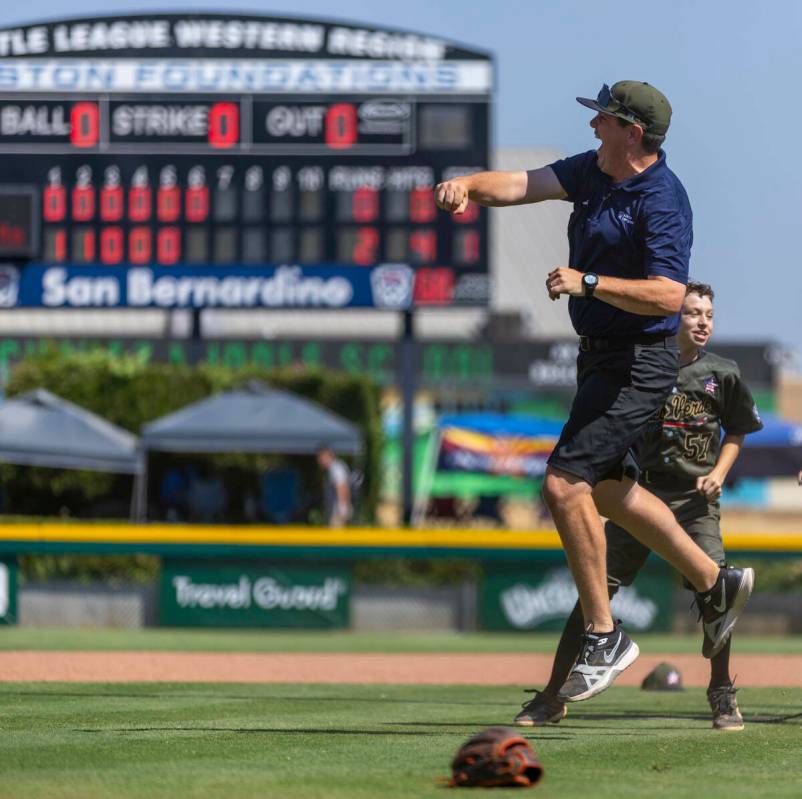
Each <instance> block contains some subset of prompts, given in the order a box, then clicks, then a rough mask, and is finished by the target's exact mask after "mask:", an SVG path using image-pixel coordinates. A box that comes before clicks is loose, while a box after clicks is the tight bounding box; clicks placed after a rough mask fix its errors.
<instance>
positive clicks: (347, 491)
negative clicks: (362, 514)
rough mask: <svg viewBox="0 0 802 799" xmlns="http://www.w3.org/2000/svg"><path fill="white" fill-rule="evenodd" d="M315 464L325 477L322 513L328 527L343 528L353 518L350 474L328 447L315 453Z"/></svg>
mask: <svg viewBox="0 0 802 799" xmlns="http://www.w3.org/2000/svg"><path fill="white" fill-rule="evenodd" d="M317 462H318V465H319V466H320V468H321V469H322V470H323V472H324V473H325V475H326V486H325V492H324V495H323V501H324V512H325V515H326V522H327V524H328V525H329V527H344V526H345V525H346V524H348V522H349V521H350V520H351V517H352V516H353V512H354V511H353V505H352V502H351V473H350V471H349V470H348V467H347V466H346V465H345V463H343V461H341V460H340V459H339V458H338V457H336V455H335V454H334V450H333V449H332V448H331V447H329V446H322V447H321V448H320V449H319V450H318V452H317Z"/></svg>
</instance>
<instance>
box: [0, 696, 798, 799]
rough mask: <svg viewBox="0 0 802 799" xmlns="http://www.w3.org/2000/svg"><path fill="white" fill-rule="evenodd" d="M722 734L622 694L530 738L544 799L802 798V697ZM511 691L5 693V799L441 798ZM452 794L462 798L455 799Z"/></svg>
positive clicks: (675, 703) (1, 781)
mask: <svg viewBox="0 0 802 799" xmlns="http://www.w3.org/2000/svg"><path fill="white" fill-rule="evenodd" d="M740 698H741V703H742V706H743V708H744V711H745V716H746V721H747V728H746V730H745V731H744V732H741V733H720V732H715V731H713V730H711V729H710V720H709V718H708V714H707V708H706V705H705V702H704V695H703V692H702V691H701V690H689V691H686V692H684V693H682V694H653V693H649V694H647V693H644V692H641V691H638V690H636V689H626V688H615V687H614V688H612V689H611V690H610V691H608V692H607V693H605V694H603V695H602V696H600V697H597V698H596V699H594V700H593V701H591V702H587V703H584V704H582V705H578V706H576V707H574V708H572V711H573V712H572V713H571V714H570V715H569V716H568V718H567V719H566V720H565V721H563V722H562V723H561V724H560V725H558V726H552V727H549V728H547V729H542V730H526V731H525V735H526V737H527V738H528V739H529V740H530V741H531V742H532V744H533V746H534V747H535V749H536V751H537V752H538V754H539V755H540V758H541V760H542V762H543V764H544V766H545V769H546V776H545V779H544V781H543V783H541V785H540V786H539V787H538V789H537V790H538V794H537V795H538V796H541V797H543V799H547V797H554V798H555V799H557V798H559V799H569V797H583V798H584V797H588V796H592V797H594V799H606V797H610V798H611V799H613V798H614V799H621V798H622V797H638V798H640V797H644V796H650V797H689V799H690V798H691V797H692V798H693V799H697V798H698V797H705V796H712V797H718V796H727V797H728V799H737V798H738V797H749V798H750V799H751V797H789V799H790V797H799V796H800V792H802V762H801V761H800V757H799V752H800V746H799V744H800V733H801V732H802V729H801V726H802V724H801V723H800V721H801V719H802V717H800V716H797V718H795V719H787V720H785V721H782V722H781V721H779V720H778V719H779V717H780V716H785V715H788V714H793V713H800V712H802V690H800V689H789V690H766V689H745V690H744V691H742V692H741V694H740ZM521 699H522V694H521V693H520V692H519V691H517V690H515V689H513V688H479V687H472V688H454V687H447V688H442V687H426V686H423V687H418V686H404V687H401V686H392V687H359V686H335V685H325V686H315V685H306V686H293V685H282V686H261V685H259V686H243V685H202V686H192V687H188V686H182V685H171V684H158V685H154V684H149V685H143V684H128V685H124V686H123V685H115V686H108V685H86V684H79V685H76V684H70V685H62V684H52V683H50V684H36V683H26V684H21V683H5V684H0V731H2V742H3V745H2V747H0V797H2V799H8V798H11V797H13V799H73V798H74V799H79V798H80V799H96V798H98V797H114V799H145V798H146V797H147V798H148V799H150V798H151V797H204V798H206V797H235V798H236V799H250V798H251V797H254V799H255V798H256V797H258V799H265V798H266V797H293V798H297V799H318V798H319V799H323V798H324V797H325V798H326V799H346V797H347V798H349V799H350V798H352V797H357V798H358V797H380V796H381V797H388V798H389V799H394V798H395V797H437V796H441V797H442V796H443V795H444V793H443V789H442V787H440V786H438V784H437V783H436V778H437V777H438V776H439V775H445V774H447V773H448V764H449V760H450V758H451V756H452V754H453V752H454V751H455V749H456V748H457V746H458V745H459V744H460V743H461V742H462V741H463V740H464V739H465V738H467V737H468V736H469V735H471V734H472V733H473V732H475V731H477V730H478V729H480V728H482V727H484V726H487V725H490V724H497V723H509V720H510V718H511V716H512V715H513V713H514V711H515V710H516V709H517V706H518V702H519V701H521ZM445 795H448V794H445Z"/></svg>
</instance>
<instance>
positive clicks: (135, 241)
mask: <svg viewBox="0 0 802 799" xmlns="http://www.w3.org/2000/svg"><path fill="white" fill-rule="evenodd" d="M151 251H152V240H151V233H150V228H146V227H134V228H131V231H130V233H129V234H128V260H129V261H130V262H131V263H132V264H146V263H149V262H150V256H151Z"/></svg>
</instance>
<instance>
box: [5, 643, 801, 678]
mask: <svg viewBox="0 0 802 799" xmlns="http://www.w3.org/2000/svg"><path fill="white" fill-rule="evenodd" d="M661 661H668V662H669V663H672V664H673V665H675V666H676V667H677V668H678V669H679V670H680V672H681V673H682V676H683V680H684V682H685V684H686V685H688V686H706V685H707V682H708V678H709V676H710V670H709V665H708V663H707V662H706V661H705V660H704V659H703V658H702V657H701V656H697V655H677V654H666V655H642V656H641V657H640V658H639V659H638V661H637V662H636V663H635V664H634V665H633V666H632V667H631V668H629V669H628V670H627V671H626V672H625V673H624V674H622V675H621V677H620V678H619V680H618V683H619V684H621V685H639V684H640V682H641V680H642V679H643V677H644V676H645V675H646V674H647V673H648V672H649V671H650V670H651V669H652V668H654V666H655V665H656V664H657V663H660V662H661ZM550 665H551V656H550V655H542V654H540V655H537V654H534V655H515V654H499V655H490V654H443V655H432V654H404V655H381V654H289V653H281V654H245V653H242V654H221V653H211V652H203V653H184V652H181V653H174V652H42V651H35V652H34V651H16V652H15V651H9V652H0V681H4V682H9V681H28V682H33V681H37V682H38V681H43V682H185V683H198V682H227V683H362V684H369V685H387V684H399V685H403V684H429V685H540V684H542V683H544V682H545V681H546V679H547V677H548V673H549V668H550ZM733 673H734V674H736V675H737V679H738V684H739V685H741V686H754V687H777V686H786V687H799V686H802V655H769V656H767V655H748V654H747V655H739V656H736V657H734V658H733Z"/></svg>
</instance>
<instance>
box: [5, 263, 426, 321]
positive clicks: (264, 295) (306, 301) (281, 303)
mask: <svg viewBox="0 0 802 799" xmlns="http://www.w3.org/2000/svg"><path fill="white" fill-rule="evenodd" d="M414 280H415V274H414V272H413V270H412V269H411V268H410V267H409V266H407V265H405V264H380V265H379V266H375V267H372V268H368V267H340V268H338V269H337V270H336V271H333V270H332V269H331V268H329V267H326V266H319V267H316V266H303V267H302V266H297V265H291V264H279V265H266V266H239V267H237V266H226V267H224V268H219V267H187V266H173V267H161V266H160V267H158V268H150V267H144V266H143V267H123V266H44V265H38V264H31V265H28V266H26V267H24V268H22V269H19V268H17V267H15V266H10V265H5V266H2V267H0V307H2V308H15V307H35V308H87V309H91V308H121V307H127V308H165V309H173V308H314V309H325V308H330V309H340V308H383V309H388V310H406V309H407V308H409V307H411V305H412V301H413V290H414Z"/></svg>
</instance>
